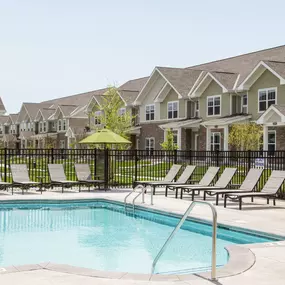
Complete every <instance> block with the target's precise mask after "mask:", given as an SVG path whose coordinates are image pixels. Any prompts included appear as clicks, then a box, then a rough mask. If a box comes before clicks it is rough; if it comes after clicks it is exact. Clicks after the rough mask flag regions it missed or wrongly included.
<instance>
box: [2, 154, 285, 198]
mask: <svg viewBox="0 0 285 285" xmlns="http://www.w3.org/2000/svg"><path fill="white" fill-rule="evenodd" d="M21 163H23V164H26V165H27V166H28V169H29V173H30V178H31V179H32V180H34V181H42V182H43V183H44V184H46V183H49V175H48V168H47V165H48V163H61V164H63V165H64V168H65V173H66V176H67V179H69V180H75V181H76V175H75V169H74V164H75V163H88V164H89V165H90V169H91V171H92V173H93V174H94V176H96V177H98V178H100V179H105V181H106V184H108V185H109V186H116V187H131V186H132V184H133V182H134V181H135V180H161V179H162V178H163V177H164V176H165V175H166V173H167V171H168V170H169V169H170V167H171V166H172V165H173V164H174V163H179V164H182V165H183V167H182V170H183V169H184V167H185V166H186V165H189V164H192V165H196V166H197V167H196V170H195V172H194V174H193V176H192V177H191V179H193V180H199V179H200V178H201V177H202V176H203V175H204V173H205V171H206V170H207V168H208V167H209V166H219V167H220V168H221V171H220V173H221V172H222V170H223V169H224V168H225V167H236V168H237V172H236V175H235V177H234V179H233V182H232V183H233V184H241V183H242V181H243V179H244V177H245V176H246V174H247V172H248V170H249V169H250V168H256V167H259V168H264V173H263V176H262V178H261V180H260V183H259V186H258V189H261V188H262V186H263V185H264V183H265V182H266V180H267V178H268V177H269V175H270V173H271V170H285V151H275V152H274V153H272V152H267V151H216V152H212V151H163V150H153V151H146V150H108V149H104V150H99V149H21V150H17V149H1V150H0V167H1V174H2V179H3V180H4V181H12V177H11V173H10V167H9V166H10V165H11V164H21ZM182 170H181V171H182ZM279 196H280V197H282V198H285V191H284V190H283V189H281V191H280V193H279Z"/></svg>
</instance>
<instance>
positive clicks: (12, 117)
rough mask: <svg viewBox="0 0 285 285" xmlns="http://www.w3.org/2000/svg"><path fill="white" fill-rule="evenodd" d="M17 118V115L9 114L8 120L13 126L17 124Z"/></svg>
mask: <svg viewBox="0 0 285 285" xmlns="http://www.w3.org/2000/svg"><path fill="white" fill-rule="evenodd" d="M18 116H19V113H17V114H9V117H10V120H11V122H12V123H13V124H15V123H16V122H17V118H18Z"/></svg>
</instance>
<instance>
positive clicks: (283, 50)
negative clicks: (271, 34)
mask: <svg viewBox="0 0 285 285" xmlns="http://www.w3.org/2000/svg"><path fill="white" fill-rule="evenodd" d="M262 60H263V61H265V60H268V61H285V45H283V46H278V47H274V48H269V49H265V50H261V51H256V52H252V53H247V54H243V55H239V56H235V57H230V58H226V59H221V60H217V61H213V62H209V63H204V64H200V65H195V66H191V67H188V69H196V70H197V69H199V70H204V71H221V72H230V73H239V74H240V77H239V79H238V85H239V84H240V83H241V82H242V81H243V80H244V79H245V78H246V77H247V76H248V75H249V73H250V72H251V71H252V70H253V69H254V67H255V66H256V65H257V64H258V63H259V62H260V61H262Z"/></svg>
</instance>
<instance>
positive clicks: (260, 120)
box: [256, 105, 285, 125]
mask: <svg viewBox="0 0 285 285" xmlns="http://www.w3.org/2000/svg"><path fill="white" fill-rule="evenodd" d="M271 110H272V111H274V112H275V113H276V114H277V115H279V116H280V118H281V123H285V115H283V114H282V113H281V112H280V111H279V110H278V109H277V108H276V107H275V106H274V105H271V106H270V107H269V108H267V110H266V111H265V112H263V114H262V115H261V116H260V117H259V118H258V119H257V121H256V123H257V124H259V125H262V124H266V123H264V117H265V116H267V114H268V113H269V112H271ZM270 125H271V123H270Z"/></svg>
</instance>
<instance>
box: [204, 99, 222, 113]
mask: <svg viewBox="0 0 285 285" xmlns="http://www.w3.org/2000/svg"><path fill="white" fill-rule="evenodd" d="M215 97H219V98H220V114H218V115H217V114H214V111H215V105H214V102H215V100H213V115H209V110H208V101H209V99H210V98H213V99H215ZM206 108H207V117H210V118H212V117H221V115H222V95H211V96H207V98H206Z"/></svg>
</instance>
